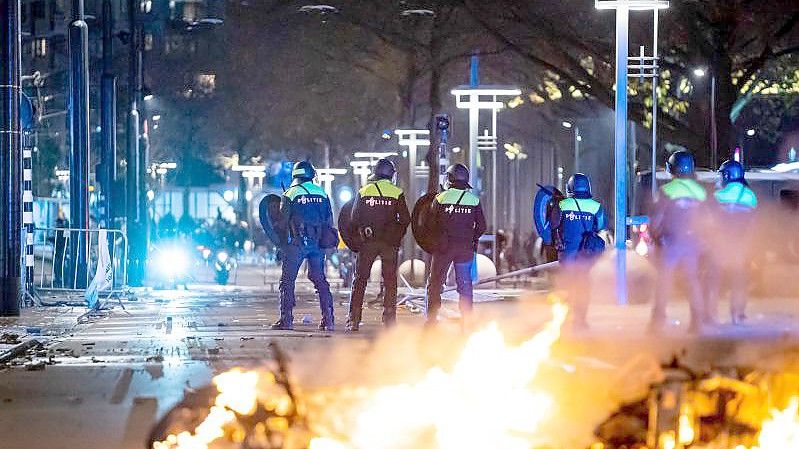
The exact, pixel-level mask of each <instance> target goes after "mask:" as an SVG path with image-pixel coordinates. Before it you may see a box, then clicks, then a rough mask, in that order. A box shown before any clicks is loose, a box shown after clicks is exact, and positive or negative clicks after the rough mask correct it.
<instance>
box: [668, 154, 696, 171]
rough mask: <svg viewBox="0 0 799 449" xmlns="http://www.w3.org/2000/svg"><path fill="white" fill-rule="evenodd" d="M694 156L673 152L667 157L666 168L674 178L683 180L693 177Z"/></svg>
mask: <svg viewBox="0 0 799 449" xmlns="http://www.w3.org/2000/svg"><path fill="white" fill-rule="evenodd" d="M694 166H695V162H694V155H693V154H691V152H690V151H682V150H681V151H675V152H674V153H671V156H669V161H668V162H667V163H666V168H667V169H668V171H669V173H671V175H672V176H674V177H675V178H685V177H690V176H693V175H694Z"/></svg>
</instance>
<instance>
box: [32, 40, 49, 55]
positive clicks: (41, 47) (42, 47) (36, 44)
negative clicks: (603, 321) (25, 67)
mask: <svg viewBox="0 0 799 449" xmlns="http://www.w3.org/2000/svg"><path fill="white" fill-rule="evenodd" d="M33 56H35V57H37V58H43V57H45V56H47V38H44V37H40V38H36V39H35V40H34V41H33Z"/></svg>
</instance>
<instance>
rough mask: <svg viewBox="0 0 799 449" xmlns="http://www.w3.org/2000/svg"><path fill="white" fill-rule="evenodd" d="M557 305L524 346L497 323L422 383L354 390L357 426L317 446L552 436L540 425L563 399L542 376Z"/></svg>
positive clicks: (559, 311) (396, 448)
mask: <svg viewBox="0 0 799 449" xmlns="http://www.w3.org/2000/svg"><path fill="white" fill-rule="evenodd" d="M552 311H553V319H552V320H551V321H550V322H548V323H547V324H546V325H545V326H544V328H543V329H542V330H541V331H540V332H539V333H538V334H536V335H535V336H534V337H533V338H531V339H530V340H527V341H525V342H524V343H522V344H520V345H518V346H511V345H508V344H507V343H506V342H505V338H504V336H503V335H502V333H501V332H500V330H499V328H498V327H497V325H496V324H491V325H489V326H488V327H487V328H485V329H483V330H481V331H479V332H476V333H475V334H473V335H472V336H470V337H469V339H468V340H467V342H466V344H465V346H464V348H463V351H462V353H461V354H460V358H459V359H458V361H457V362H456V363H455V364H454V366H453V367H452V368H451V369H449V370H445V369H443V368H441V367H434V368H432V369H430V370H429V371H427V373H426V374H425V375H424V376H423V378H422V379H421V380H419V381H417V382H415V383H407V384H399V385H392V386H385V387H381V388H377V389H375V390H373V391H357V392H354V393H353V396H355V397H356V399H355V405H354V406H353V407H352V408H351V409H350V410H345V412H346V413H349V414H350V415H351V416H349V417H347V418H350V419H351V422H352V425H350V426H347V425H343V426H340V427H346V428H345V429H344V433H345V435H344V436H343V437H342V436H341V435H330V436H327V435H323V436H320V437H318V438H315V439H313V440H312V441H311V445H310V448H311V449H366V448H368V449H405V448H417V447H431V448H434V447H435V448H440V449H469V448H487V447H491V448H497V449H529V448H530V447H533V446H535V445H537V444H543V443H545V442H544V441H541V436H540V434H539V433H538V432H537V431H538V430H539V426H540V425H541V424H542V422H543V421H544V420H545V419H546V418H548V417H550V416H551V415H552V413H553V409H554V407H555V401H554V400H553V398H552V396H551V395H550V394H549V393H548V392H547V390H546V389H545V388H543V387H540V386H537V385H536V384H535V379H536V374H537V373H538V371H539V368H540V367H541V366H542V364H543V363H544V362H546V361H547V359H548V358H549V357H550V353H551V348H552V345H553V344H554V343H555V342H556V341H557V340H558V338H559V337H560V329H561V326H562V325H563V322H564V321H565V319H566V315H567V312H568V308H567V307H566V306H565V305H563V304H560V303H557V304H554V305H553V307H552ZM487 385H488V386H490V388H487Z"/></svg>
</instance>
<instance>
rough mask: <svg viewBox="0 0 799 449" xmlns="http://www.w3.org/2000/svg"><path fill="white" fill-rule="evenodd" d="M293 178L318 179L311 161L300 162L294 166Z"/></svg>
mask: <svg viewBox="0 0 799 449" xmlns="http://www.w3.org/2000/svg"><path fill="white" fill-rule="evenodd" d="M291 177H292V178H294V179H305V180H311V179H314V178H315V177H316V169H315V168H314V167H313V164H311V162H310V161H299V162H297V163H296V164H294V168H293V169H292V170H291Z"/></svg>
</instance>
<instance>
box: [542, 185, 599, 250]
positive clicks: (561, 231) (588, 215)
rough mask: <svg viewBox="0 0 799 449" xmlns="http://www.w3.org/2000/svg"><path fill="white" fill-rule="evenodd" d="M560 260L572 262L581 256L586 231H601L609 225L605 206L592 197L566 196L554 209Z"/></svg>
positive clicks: (553, 219)
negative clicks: (581, 244)
mask: <svg viewBox="0 0 799 449" xmlns="http://www.w3.org/2000/svg"><path fill="white" fill-rule="evenodd" d="M551 222H552V229H554V230H555V239H556V242H557V250H558V260H559V261H561V262H567V263H568V262H570V261H573V260H575V259H577V258H578V257H579V256H580V243H581V242H582V240H583V234H585V233H586V232H599V231H601V230H603V229H605V228H606V227H607V215H606V213H605V208H604V207H602V205H601V204H599V202H597V201H596V200H594V199H592V198H575V197H570V198H564V199H562V200H561V201H560V202H559V203H558V207H557V208H555V209H554V210H553V217H552V218H551Z"/></svg>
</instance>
